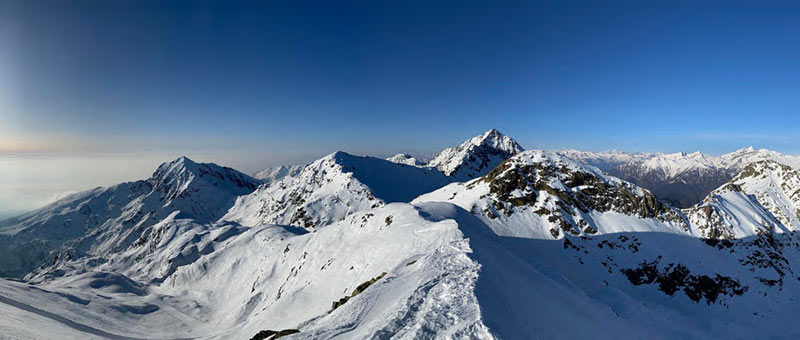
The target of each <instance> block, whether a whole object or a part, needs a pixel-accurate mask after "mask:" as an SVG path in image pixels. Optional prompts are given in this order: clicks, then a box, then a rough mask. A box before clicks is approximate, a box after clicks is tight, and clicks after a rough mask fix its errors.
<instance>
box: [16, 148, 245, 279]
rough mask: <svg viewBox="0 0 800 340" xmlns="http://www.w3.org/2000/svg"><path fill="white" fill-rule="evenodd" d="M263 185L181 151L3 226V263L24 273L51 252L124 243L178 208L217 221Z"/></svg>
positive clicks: (77, 252) (89, 249)
mask: <svg viewBox="0 0 800 340" xmlns="http://www.w3.org/2000/svg"><path fill="white" fill-rule="evenodd" d="M257 185H258V181H257V180H255V179H253V178H251V177H249V176H247V175H245V174H242V173H240V172H238V171H236V170H233V169H230V168H225V167H220V166H217V165H215V164H201V163H195V162H193V161H191V160H189V159H188V158H185V157H180V158H178V159H176V160H174V161H172V162H168V163H164V164H162V165H161V166H159V167H158V169H157V170H156V171H155V172H154V173H153V176H151V177H150V178H149V179H147V180H141V181H136V182H128V183H122V184H118V185H115V186H112V187H108V188H97V189H93V190H89V191H86V192H83V193H78V194H75V195H71V196H69V197H67V198H64V199H62V200H59V201H57V202H55V203H52V204H50V205H48V206H46V207H44V208H42V209H39V210H36V211H33V212H31V213H28V214H25V215H23V216H21V217H19V218H17V219H16V221H15V223H14V224H12V225H8V226H5V227H3V228H2V231H1V233H2V235H0V254H2V256H0V268H2V271H3V272H4V273H5V275H10V276H20V275H22V274H25V273H27V272H29V271H30V270H32V269H33V268H35V267H37V266H39V265H41V264H42V261H43V260H45V259H46V258H50V260H51V261H57V260H58V259H59V258H63V257H64V256H67V257H78V256H83V255H85V254H88V253H95V252H96V253H106V252H109V251H112V250H114V249H120V248H125V247H127V246H128V245H129V244H130V243H131V242H133V240H135V239H136V238H137V237H138V235H139V233H140V232H141V231H142V230H143V229H144V228H146V227H148V226H150V225H152V224H155V223H157V222H158V221H160V220H162V219H164V218H166V217H167V216H169V215H172V214H174V213H176V214H178V215H179V216H181V217H184V218H192V219H195V220H198V221H213V220H216V219H218V218H220V217H222V215H224V214H225V212H226V211H227V210H228V209H229V208H230V207H231V206H232V205H233V202H234V199H235V198H236V197H237V196H239V195H243V194H247V193H250V192H252V191H253V190H254V189H255V188H256V187H257ZM52 251H57V252H59V253H61V252H63V253H61V254H58V253H57V254H52V255H51V254H50V253H51V252H52Z"/></svg>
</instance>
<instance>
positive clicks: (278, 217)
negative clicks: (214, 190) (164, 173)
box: [223, 152, 449, 229]
mask: <svg viewBox="0 0 800 340" xmlns="http://www.w3.org/2000/svg"><path fill="white" fill-rule="evenodd" d="M448 182H449V180H448V179H447V178H445V176H444V175H442V174H441V173H440V172H438V171H436V170H433V169H428V168H418V167H414V166H409V165H402V164H396V163H392V162H389V161H386V160H383V159H379V158H374V157H359V156H353V155H350V154H348V153H345V152H335V153H333V154H330V155H328V156H326V157H323V158H321V159H319V160H317V161H315V162H313V163H311V164H309V165H308V166H306V167H305V168H304V169H303V170H302V171H301V172H300V173H299V174H298V175H296V176H293V177H286V178H284V179H283V180H281V181H279V182H275V183H272V184H270V185H265V186H262V187H260V188H259V189H258V190H256V191H255V192H253V193H252V194H250V195H247V196H244V197H240V198H239V199H238V200H237V202H236V205H235V206H234V207H233V208H232V209H231V210H230V211H229V212H228V214H227V215H225V217H223V220H226V221H235V222H237V223H241V224H243V225H247V226H254V225H260V224H287V225H297V226H302V227H304V228H309V229H313V228H317V227H320V226H325V225H328V224H330V223H333V222H336V221H338V220H340V219H342V218H344V217H345V216H347V215H350V214H352V213H355V212H358V211H364V210H368V209H371V208H375V207H379V206H382V205H384V204H386V203H391V202H408V201H411V200H412V199H413V198H415V197H416V196H418V195H420V194H423V193H425V192H429V191H432V190H434V189H436V188H439V187H441V186H443V185H445V184H447V183H448Z"/></svg>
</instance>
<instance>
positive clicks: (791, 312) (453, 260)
mask: <svg viewBox="0 0 800 340" xmlns="http://www.w3.org/2000/svg"><path fill="white" fill-rule="evenodd" d="M799 166H800V157H796V156H787V155H782V154H780V153H777V152H774V151H769V150H755V149H753V148H746V149H741V150H737V151H735V152H732V153H729V154H726V155H722V156H718V157H716V156H709V155H704V154H701V153H692V154H687V153H677V154H660V153H649V154H645V153H623V152H583V151H576V150H561V151H547V150H535V149H534V150H524V149H523V148H522V147H521V146H520V145H519V144H518V143H517V142H516V141H514V140H513V139H512V138H510V137H508V136H505V135H503V134H502V133H500V132H499V131H497V130H494V129H492V130H489V131H487V132H485V133H483V134H481V135H479V136H476V137H474V138H471V139H469V140H467V141H465V142H464V143H462V144H460V145H458V146H456V147H453V148H448V149H445V150H443V151H442V152H440V153H438V154H436V155H435V156H434V157H433V158H432V159H431V160H430V161H429V162H425V161H423V160H420V159H418V158H415V157H413V156H411V155H407V154H398V155H396V156H393V157H390V158H389V159H382V158H376V157H369V156H356V155H351V154H348V153H346V152H341V151H339V152H334V153H332V154H329V155H327V156H325V157H322V158H321V159H319V160H316V161H314V162H311V163H309V164H306V165H301V166H296V165H294V166H282V167H278V168H270V169H265V170H264V171H261V172H258V173H257V174H255V175H254V176H252V177H251V176H248V175H246V174H243V173H241V172H238V171H236V170H234V169H230V168H226V167H221V166H217V165H214V164H203V163H196V162H194V161H192V160H190V159H188V158H185V157H181V158H178V159H176V160H173V161H170V162H167V163H164V164H162V165H161V166H159V167H158V168H157V169H156V170H155V172H154V173H153V175H152V176H151V177H150V178H148V179H144V180H141V181H135V182H129V183H122V184H119V185H115V186H112V187H108V188H96V189H92V190H88V191H85V192H82V193H78V194H74V195H72V196H69V197H66V198H64V199H62V200H59V201H57V202H54V203H52V204H50V205H48V206H46V207H43V208H41V209H38V210H35V211H32V212H29V213H26V214H23V215H20V216H17V217H14V218H12V219H8V220H5V221H1V222H0V275H2V276H3V277H5V278H6V279H2V280H0V312H1V313H2V315H4V318H3V319H2V320H0V337H4V338H10V339H29V338H37V339H63V338H74V339H95V338H99V339H104V338H110V339H196V338H200V339H276V338H278V337H281V338H286V339H292V338H296V339H300V338H303V339H333V338H337V339H363V338H370V339H373V338H377V339H385V338H403V339H418V338H424V339H429V338H431V339H432V338H454V339H462V338H470V339H532V338H546V339H557V338H566V339H574V338H589V337H592V338H601V339H605V338H615V339H619V338H622V339H641V338H648V339H650V338H664V339H674V338H697V339H703V338H742V339H745V338H746V339H752V338H787V339H791V338H797V337H798V336H800V328H798V327H796V326H795V325H794V322H793V321H794V316H795V315H797V313H798V312H800V305H798V304H796V303H795V301H794V299H795V298H796V296H798V293H800V267H798V268H795V267H797V266H798V263H800V262H798V261H800V239H798V235H797V234H796V233H797V231H798V230H800V172H798V167H799ZM795 270H797V271H795Z"/></svg>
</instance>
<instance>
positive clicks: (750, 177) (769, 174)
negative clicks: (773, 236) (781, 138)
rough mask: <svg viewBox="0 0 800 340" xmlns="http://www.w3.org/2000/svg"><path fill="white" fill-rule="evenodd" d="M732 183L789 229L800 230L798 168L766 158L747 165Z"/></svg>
mask: <svg viewBox="0 0 800 340" xmlns="http://www.w3.org/2000/svg"><path fill="white" fill-rule="evenodd" d="M731 183H732V184H733V185H735V186H734V187H732V188H738V189H739V191H741V192H745V193H747V194H748V195H753V196H754V197H755V199H756V200H757V201H758V202H759V203H760V204H761V205H762V206H763V207H764V209H766V210H767V211H769V212H770V213H771V214H772V216H774V217H775V218H777V220H778V221H779V222H780V223H781V224H782V225H783V226H785V227H786V228H787V229H788V230H789V231H792V232H795V231H798V230H800V216H798V215H800V209H798V208H800V172H798V170H797V169H795V168H793V167H791V166H789V165H785V164H781V163H778V162H777V161H774V160H764V161H758V162H754V163H750V164H749V165H747V166H746V167H745V168H744V169H743V170H742V172H741V173H739V175H737V176H736V177H735V178H734V179H733V180H732V181H731Z"/></svg>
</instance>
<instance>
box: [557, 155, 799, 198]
mask: <svg viewBox="0 0 800 340" xmlns="http://www.w3.org/2000/svg"><path fill="white" fill-rule="evenodd" d="M559 153H561V154H563V155H565V156H567V157H570V158H573V159H576V160H579V161H581V162H584V163H586V164H590V165H594V166H597V167H599V168H600V169H602V170H603V171H606V172H608V173H609V174H612V175H614V176H616V177H619V178H622V179H625V180H627V181H630V182H633V183H635V184H637V185H639V186H642V187H645V188H647V189H649V190H650V191H652V192H653V193H654V194H655V195H656V196H658V197H659V198H660V199H662V200H665V201H667V202H669V203H670V204H672V205H674V206H676V207H681V208H688V207H691V206H693V205H695V204H697V203H698V202H700V200H702V199H703V198H704V197H705V196H706V195H708V194H709V193H710V192H711V191H712V190H714V189H716V188H717V187H719V186H720V185H722V184H723V183H726V182H727V181H729V180H730V179H731V178H733V177H734V176H735V175H736V174H738V173H739V172H740V171H742V169H744V168H745V167H746V166H747V165H748V164H750V163H753V162H758V161H764V160H772V161H776V162H778V163H781V164H786V165H790V166H792V167H795V168H797V167H798V166H800V157H797V156H788V155H783V154H781V153H778V152H775V151H770V150H766V149H760V150H755V149H754V148H752V147H748V148H743V149H740V150H736V151H734V152H731V153H728V154H725V155H722V156H719V157H714V156H709V155H705V154H702V153H700V152H694V153H672V154H658V153H655V154H653V153H624V152H599V153H596V152H583V151H576V150H565V151H560V152H559Z"/></svg>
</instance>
